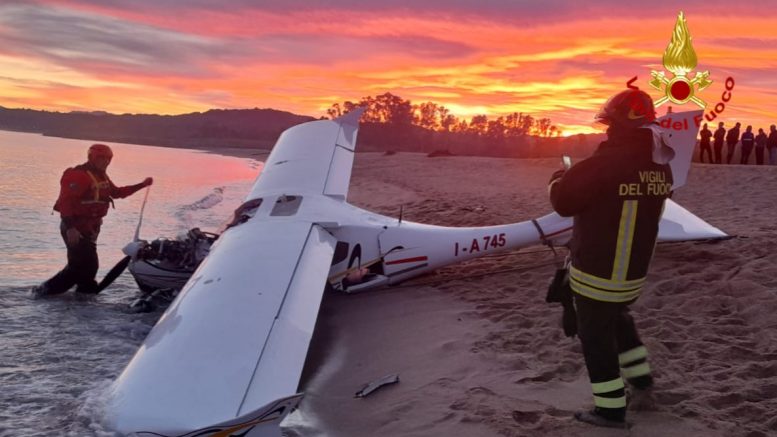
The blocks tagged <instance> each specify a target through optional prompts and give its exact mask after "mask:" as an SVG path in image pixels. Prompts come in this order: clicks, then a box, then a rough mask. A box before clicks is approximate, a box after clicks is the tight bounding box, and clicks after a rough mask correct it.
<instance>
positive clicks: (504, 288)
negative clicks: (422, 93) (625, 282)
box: [296, 154, 777, 437]
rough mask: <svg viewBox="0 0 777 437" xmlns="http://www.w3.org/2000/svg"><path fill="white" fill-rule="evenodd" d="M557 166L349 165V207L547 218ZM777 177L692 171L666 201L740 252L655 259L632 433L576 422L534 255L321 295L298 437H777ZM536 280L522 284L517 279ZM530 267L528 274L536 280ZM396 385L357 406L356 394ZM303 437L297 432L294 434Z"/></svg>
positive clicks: (577, 392)
mask: <svg viewBox="0 0 777 437" xmlns="http://www.w3.org/2000/svg"><path fill="white" fill-rule="evenodd" d="M556 167H557V163H556V161H555V160H509V159H497V158H475V157H451V158H426V157H425V156H423V155H420V154H397V155H393V156H382V155H380V154H359V155H357V158H356V162H355V165H354V172H353V179H352V188H351V192H350V195H349V201H350V202H351V203H353V204H355V205H358V206H362V207H364V208H367V209H370V210H373V211H377V212H380V213H383V214H386V215H392V216H396V215H397V214H398V212H399V207H400V205H404V206H405V215H404V217H405V219H406V220H411V221H417V222H424V223H434V224H441V225H449V226H472V225H478V226H479V225H491V224H501V223H508V222H514V221H522V220H526V219H530V218H533V217H538V216H540V215H542V214H544V213H546V212H548V211H549V209H550V208H549V205H548V202H547V198H546V194H545V193H546V190H545V183H546V181H547V179H548V177H549V174H550V173H551V172H552V171H553V170H554V169H555V168H556ZM775 187H777V167H769V168H767V167H744V166H710V165H699V164H694V166H693V167H692V169H691V174H690V176H689V183H688V185H687V186H686V187H685V188H683V189H682V190H681V191H679V192H677V193H676V194H675V197H674V199H675V200H676V201H678V202H679V203H680V204H682V205H684V206H685V207H687V208H688V209H689V210H691V211H692V212H694V213H696V214H697V215H699V216H700V217H703V218H704V219H706V220H707V221H708V222H709V223H711V224H712V225H714V226H717V227H719V228H721V229H723V230H724V231H726V232H728V233H729V234H731V235H736V236H737V238H734V239H731V240H728V241H723V242H718V243H715V244H709V243H698V242H696V243H694V242H688V243H673V244H664V245H660V246H659V247H658V249H657V251H656V256H655V259H654V262H653V265H652V268H651V273H650V276H649V285H648V286H647V289H645V290H644V292H643V295H642V297H641V298H640V300H639V301H638V302H637V303H636V304H634V305H633V306H632V309H633V313H634V315H635V318H636V320H637V324H638V327H639V328H640V331H641V334H642V336H643V340H644V342H645V343H646V345H647V346H648V348H649V350H650V352H651V355H650V361H651V365H652V367H653V368H654V375H655V377H656V379H657V381H656V387H655V389H654V394H653V398H652V400H651V399H647V400H645V399H643V400H641V401H640V402H639V404H640V405H635V404H637V402H636V401H635V402H634V403H632V405H631V406H630V408H629V409H630V411H629V421H631V422H632V423H633V427H632V428H631V430H630V431H623V430H608V429H600V428H595V427H591V426H589V425H585V424H581V423H577V422H576V421H574V420H573V419H572V418H571V415H572V413H573V412H574V411H575V410H578V409H581V408H587V407H590V406H591V405H592V399H591V392H590V385H589V383H588V379H587V374H586V371H585V367H584V365H583V360H582V355H581V352H580V346H579V343H578V341H577V340H576V339H568V338H565V337H564V336H563V334H562V332H561V328H560V326H559V317H560V308H558V307H556V306H550V305H548V304H546V303H545V302H544V293H545V287H546V284H547V282H548V278H549V277H550V275H551V274H552V271H553V268H554V267H553V265H552V261H553V257H552V254H550V253H548V252H547V251H544V249H543V248H541V247H537V248H530V249H527V250H524V251H523V252H528V253H526V254H521V253H510V254H505V255H503V256H497V257H491V258H486V259H481V260H476V261H472V262H469V263H466V264H462V265H459V266H455V267H449V268H446V269H443V270H441V271H438V272H437V273H435V274H433V275H431V276H427V277H424V278H420V279H417V280H415V281H413V282H412V283H406V284H405V285H404V286H400V287H393V288H388V289H384V290H379V291H373V292H366V293H363V294H360V295H342V294H327V295H326V296H325V299H324V302H323V305H322V311H321V315H320V318H319V326H318V328H317V332H316V336H315V337H314V341H313V343H312V346H311V355H310V357H309V369H308V370H310V369H313V370H312V376H310V375H307V376H306V377H305V378H304V380H303V388H304V389H305V390H306V392H307V395H306V398H305V400H304V402H303V404H302V408H301V418H300V417H297V418H296V420H297V421H298V422H300V421H301V422H303V423H305V424H307V425H298V430H300V431H299V433H300V434H301V435H331V436H368V435H369V436H539V435H550V436H555V435H558V436H562V435H563V436H622V435H631V436H678V437H679V436H705V437H706V436H749V437H755V436H767V435H777V316H775V314H777V296H776V295H775V293H777V255H775V243H777V236H776V232H775V231H776V230H777V195H775V193H774V191H775ZM526 266H529V268H525V267H526ZM531 266H534V267H531ZM391 373H398V374H399V376H400V382H399V383H398V384H394V385H390V386H386V387H383V388H381V389H380V390H378V391H376V392H374V393H373V394H371V395H370V396H368V397H366V398H354V393H355V392H356V391H358V390H359V389H360V388H361V387H362V386H363V385H364V384H366V383H368V382H370V381H372V380H375V379H377V378H380V377H382V376H384V375H387V374H391ZM300 427H301V428H300Z"/></svg>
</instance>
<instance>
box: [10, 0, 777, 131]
mask: <svg viewBox="0 0 777 437" xmlns="http://www.w3.org/2000/svg"><path fill="white" fill-rule="evenodd" d="M206 3H207V2H193V4H194V5H200V6H198V7H195V6H192V7H190V8H187V9H181V8H179V9H165V8H164V7H163V6H154V5H152V4H151V3H149V4H146V5H145V7H146V8H144V7H141V6H136V7H137V9H132V8H131V7H130V6H127V7H111V6H105V5H104V4H103V3H101V2H90V1H64V0H61V1H50V2H47V5H44V4H43V3H41V4H39V5H37V6H36V4H29V5H24V6H19V5H18V4H11V5H10V6H9V5H0V16H1V17H6V18H5V19H3V18H0V38H2V39H3V40H4V42H6V44H4V45H3V46H4V47H5V48H4V49H1V50H3V53H2V55H0V68H2V71H3V73H2V77H0V96H2V101H0V105H5V106H28V107H36V108H45V109H56V110H71V109H100V110H107V111H110V112H156V113H181V112H190V111H197V110H199V111H202V110H207V109H209V108H212V107H228V108H236V107H256V106H258V107H273V108H278V109H283V110H289V111H292V112H296V113H301V114H309V115H314V116H318V115H322V114H324V113H325V111H326V109H327V108H328V107H329V106H330V105H331V104H332V103H335V102H342V101H344V100H352V101H354V100H358V99H359V98H361V97H363V96H367V95H376V94H382V93H384V92H392V93H394V94H396V95H400V96H402V97H404V98H406V99H410V100H412V101H414V102H417V103H420V102H422V101H428V100H431V101H435V102H438V103H440V104H443V105H445V106H447V107H448V108H449V109H451V111H452V112H453V113H454V114H456V115H458V116H461V117H471V116H472V115H476V114H487V115H489V116H499V115H503V114H506V113H511V112H524V113H530V114H532V115H534V116H537V117H549V118H551V119H552V120H553V121H554V122H555V123H556V124H557V125H559V126H560V127H562V128H563V129H564V130H565V133H567V134H570V133H576V132H584V131H594V130H596V129H599V128H597V127H595V126H593V125H592V124H591V123H590V120H591V118H592V115H593V113H594V112H595V111H596V109H598V106H599V105H601V103H602V102H604V101H605V99H606V98H607V97H608V96H609V95H611V94H613V93H614V92H616V91H617V90H619V89H622V88H623V87H624V85H625V82H626V81H627V80H628V79H630V78H631V77H633V76H635V75H636V76H638V77H639V80H638V82H637V84H638V85H639V86H640V87H641V88H643V89H646V90H647V91H648V92H650V93H651V95H653V96H654V97H660V95H661V93H660V92H659V91H657V90H653V89H651V88H649V86H648V84H647V80H648V78H649V75H650V70H651V69H657V70H662V69H663V66H662V65H661V56H662V53H663V50H664V48H665V47H666V45H667V43H668V42H669V39H670V36H671V32H672V28H673V26H674V21H675V18H676V13H677V11H675V10H668V9H666V8H665V10H661V11H654V10H650V11H647V10H646V11H644V13H643V12H640V16H639V17H635V16H634V14H633V13H632V12H631V11H632V10H633V5H631V6H629V8H626V6H621V3H622V2H614V1H613V2H609V3H608V2H605V3H606V4H607V8H604V7H601V8H599V9H596V6H590V8H591V9H583V8H582V6H572V5H570V6H568V7H567V8H566V9H565V10H563V11H554V10H551V9H548V8H547V7H544V6H543V5H542V4H539V3H538V4H536V5H535V4H533V5H528V6H526V5H525V6H523V7H524V8H525V14H519V12H521V11H522V10H521V9H519V6H516V3H515V2H501V3H499V4H500V7H503V8H505V9H506V10H508V11H511V13H512V14H514V15H513V16H510V15H508V14H505V13H500V10H498V9H497V8H493V7H492V8H491V9H489V10H487V11H486V12H482V11H479V10H478V9H476V8H470V9H466V8H465V7H463V6H461V3H460V2H455V4H454V5H453V6H450V7H449V8H447V9H446V7H447V6H445V5H448V4H450V3H445V5H442V4H440V5H437V6H440V8H441V9H440V10H434V9H433V8H432V7H428V8H426V9H420V10H413V9H410V8H409V7H405V8H398V9H385V8H381V7H379V6H376V5H373V4H371V3H369V2H367V3H358V4H357V3H353V7H352V8H350V9H346V8H342V9H334V8H329V9H311V8H304V7H299V8H296V9H294V10H283V9H281V8H282V7H281V6H277V7H276V9H266V8H265V9H259V8H256V7H251V6H250V5H251V2H241V1H237V2H234V4H235V6H234V7H233V8H222V9H221V10H213V9H210V8H209V7H207V6H205V4H206ZM304 3H305V2H301V1H295V2H292V3H291V4H293V5H302V4H304ZM108 4H109V5H110V4H114V3H108ZM597 4H598V3H597ZM14 5H15V6H14ZM722 5H723V3H716V2H711V3H710V2H705V3H702V2H696V3H691V4H690V5H688V6H687V8H688V9H687V10H686V16H687V17H688V25H689V28H690V31H691V34H692V36H693V38H694V39H693V43H694V47H695V49H696V52H697V55H698V59H699V65H698V67H697V68H698V69H699V70H709V71H710V72H711V74H712V79H713V80H714V81H715V83H714V84H713V86H712V87H710V89H708V90H705V91H704V92H702V93H701V94H700V97H702V98H704V99H705V100H706V101H708V102H709V103H711V104H713V105H714V104H715V103H716V102H717V101H718V100H719V97H720V93H721V91H722V88H721V87H722V84H723V82H724V80H725V77H727V76H728V75H732V76H734V77H736V78H737V86H736V89H735V92H734V99H733V100H732V102H731V103H730V105H728V107H727V109H726V111H725V113H724V115H722V116H721V117H724V118H726V119H727V118H728V117H730V118H731V119H732V120H733V119H735V118H736V119H742V120H745V119H748V120H751V121H752V122H753V123H758V124H765V123H769V124H770V123H771V122H770V121H769V120H772V119H775V118H777V104H775V103H773V101H774V99H773V98H772V97H773V93H774V90H775V89H777V78H773V77H772V75H771V71H772V70H773V69H774V68H775V67H777V48H775V47H777V44H774V43H775V42H777V40H775V37H774V35H773V28H774V23H775V22H776V20H775V18H774V16H773V14H772V15H768V14H770V12H768V11H767V12H760V13H755V11H756V10H757V8H756V7H755V6H753V7H752V8H751V7H747V2H744V4H743V5H738V8H737V10H735V11H731V12H730V13H729V14H727V15H724V14H722V13H721V11H722V10H723V7H724V6H722ZM753 5H755V2H753ZM148 7H151V8H157V9H156V11H155V13H148V10H147V9H148ZM289 7H290V8H291V6H289ZM420 7H421V6H419V8H420ZM576 7H578V8H580V9H579V10H576V9H575V8H576ZM608 8H609V9H608ZM485 9H488V8H485ZM224 11H230V12H224ZM531 14H535V16H536V19H532V18H531V17H532V15H531ZM558 16H563V17H564V19H563V20H562V19H558V18H557V17H558ZM33 24H34V25H33ZM33 29H34V31H33ZM40 30H46V32H40ZM724 30H725V32H724ZM47 35H53V36H52V37H48V38H47Z"/></svg>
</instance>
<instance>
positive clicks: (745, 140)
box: [739, 126, 755, 164]
mask: <svg viewBox="0 0 777 437" xmlns="http://www.w3.org/2000/svg"><path fill="white" fill-rule="evenodd" d="M754 144H755V135H753V126H748V127H747V129H746V130H745V133H743V134H742V158H741V159H740V162H739V163H740V164H747V161H749V160H750V153H751V152H752V151H753V145H754Z"/></svg>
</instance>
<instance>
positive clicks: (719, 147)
mask: <svg viewBox="0 0 777 437" xmlns="http://www.w3.org/2000/svg"><path fill="white" fill-rule="evenodd" d="M725 139H726V129H724V128H722V127H719V128H718V129H717V130H716V131H715V144H714V146H715V164H720V163H722V162H723V141H724V140H725Z"/></svg>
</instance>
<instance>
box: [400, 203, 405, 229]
mask: <svg viewBox="0 0 777 437" xmlns="http://www.w3.org/2000/svg"><path fill="white" fill-rule="evenodd" d="M404 212H405V205H399V224H400V225H401V224H402V214H403V213H404Z"/></svg>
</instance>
